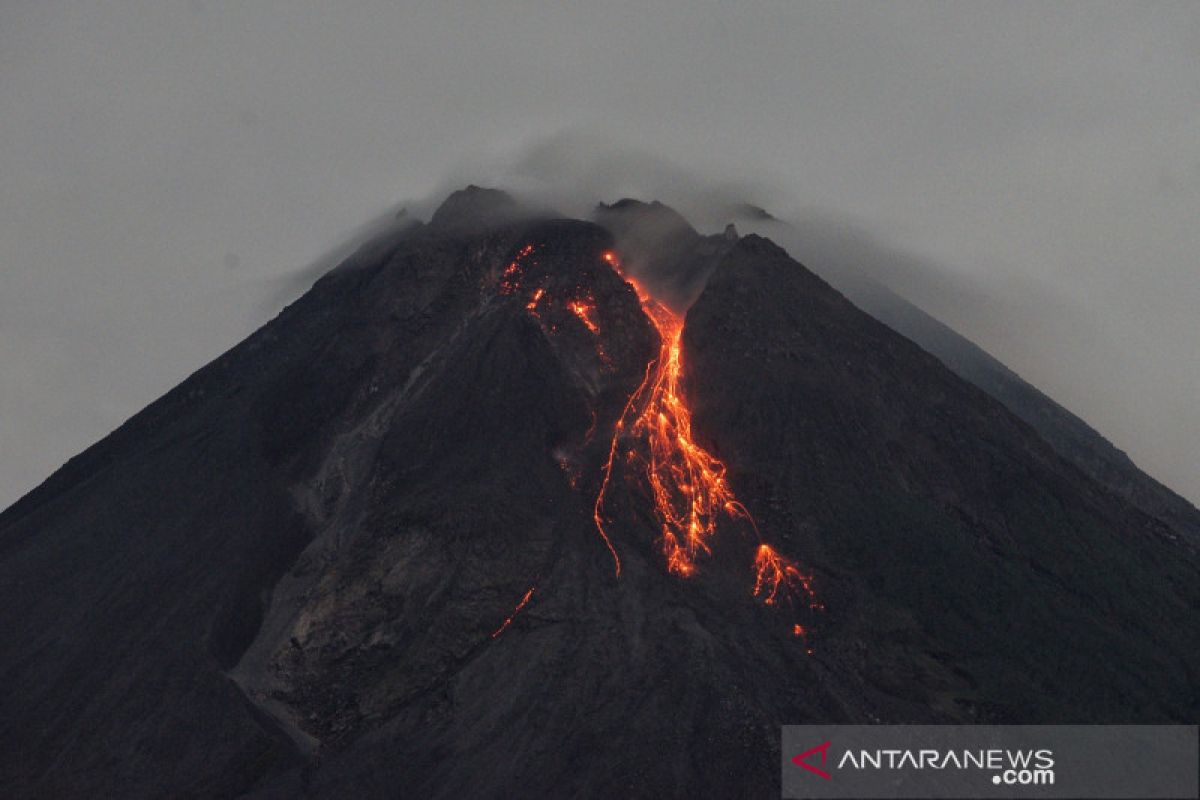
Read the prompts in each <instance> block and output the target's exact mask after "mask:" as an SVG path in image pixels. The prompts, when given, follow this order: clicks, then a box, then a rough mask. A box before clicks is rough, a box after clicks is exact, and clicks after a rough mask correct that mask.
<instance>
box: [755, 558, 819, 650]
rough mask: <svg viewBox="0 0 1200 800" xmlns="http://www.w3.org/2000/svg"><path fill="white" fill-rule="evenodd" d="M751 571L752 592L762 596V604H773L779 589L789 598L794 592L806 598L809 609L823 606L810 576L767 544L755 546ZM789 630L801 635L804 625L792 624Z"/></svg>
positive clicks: (793, 595)
mask: <svg viewBox="0 0 1200 800" xmlns="http://www.w3.org/2000/svg"><path fill="white" fill-rule="evenodd" d="M754 573H755V575H754V596H755V597H760V596H761V597H762V598H763V603H764V604H765V605H768V606H773V605H775V602H776V600H777V599H778V598H779V593H780V591H783V592H785V594H786V596H787V597H788V598H789V599H790V598H792V597H795V596H800V597H804V598H807V600H808V607H809V608H810V609H813V610H817V609H821V608H824V606H823V605H821V604H820V603H818V602H817V596H816V593H815V592H813V588H812V576H811V575H805V574H804V573H803V572H801V571H800V567H799V566H798V565H797V564H796V562H795V561H792V560H791V559H789V558H785V557H784V556H781V555H780V554H779V553H777V552H775V549H774V548H773V547H771V546H770V545H769V544H765V543H763V544H760V545H759V546H758V552H757V553H756V554H755V556H754ZM792 633H794V634H795V635H796V636H803V635H804V633H805V631H804V626H803V625H799V624H797V625H794V626H793V627H792Z"/></svg>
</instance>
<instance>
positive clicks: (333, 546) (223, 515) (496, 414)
mask: <svg viewBox="0 0 1200 800" xmlns="http://www.w3.org/2000/svg"><path fill="white" fill-rule="evenodd" d="M626 278H632V279H633V280H634V281H635V282H636V284H637V286H636V287H635V286H633V285H631V284H630V283H629V282H627V281H626ZM639 289H640V290H641V294H640V295H639ZM648 294H654V295H655V296H657V297H660V298H661V300H662V302H663V303H664V307H666V308H673V309H674V310H675V311H676V312H677V313H680V314H682V313H684V312H685V310H686V317H685V318H683V319H682V334H681V338H680V348H681V366H682V375H681V384H680V390H681V392H682V398H683V400H682V402H685V403H686V406H687V409H688V410H689V411H690V422H691V424H692V434H693V435H694V445H695V447H696V448H697V452H698V453H700V454H701V455H702V456H703V458H709V459H711V460H712V462H711V463H714V464H719V465H720V466H721V470H718V472H719V473H720V474H721V475H722V476H723V478H722V479H723V480H724V481H726V482H727V485H728V487H731V491H733V492H736V503H737V504H740V506H741V507H744V509H745V511H746V512H747V514H748V516H749V518H748V517H747V515H744V514H741V513H738V512H737V509H736V508H735V507H733V506H732V505H731V506H730V509H732V510H730V511H729V513H723V514H721V515H720V516H719V518H718V519H717V522H716V524H717V529H716V533H715V535H714V536H713V537H712V538H711V539H709V540H706V541H707V543H708V545H709V547H708V552H703V551H699V552H698V554H697V557H696V558H695V571H694V573H691V574H687V575H683V574H679V571H678V570H672V569H670V568H669V566H670V565H669V563H668V561H667V560H666V558H665V555H664V544H663V540H664V525H663V522H662V519H661V517H660V516H657V515H656V511H655V508H656V506H655V495H654V487H653V484H652V482H651V481H649V480H648V478H647V475H650V474H651V473H650V472H648V471H647V470H646V469H645V468H644V467H643V465H644V464H645V463H646V462H647V461H648V458H647V457H645V456H643V455H641V454H642V452H643V451H642V450H641V449H639V448H640V447H641V446H642V442H640V441H639V440H637V437H636V435H635V433H634V429H633V427H632V426H629V425H628V420H630V419H631V417H630V416H629V414H630V413H631V411H630V409H631V407H632V409H633V413H636V411H637V410H638V407H639V403H644V398H645V397H646V395H645V394H642V395H639V394H638V392H639V387H642V386H643V385H644V384H645V383H646V381H647V376H648V375H651V374H652V370H653V369H654V368H655V365H656V364H659V363H661V360H662V358H663V355H662V353H663V338H662V336H663V334H662V331H663V330H664V329H663V327H662V325H661V324H660V322H659V321H658V320H656V319H655V318H654V317H653V316H652V315H650V314H648V313H647V309H648V308H650V306H649V305H648V303H649V302H650V301H648V300H647V297H648ZM689 304H690V305H689ZM639 397H640V398H643V399H639ZM631 398H633V399H631ZM1047 425H1050V424H1049V423H1047ZM1050 427H1051V429H1052V430H1051V431H1050V433H1049V434H1048V433H1047V432H1046V431H1045V430H1043V429H1042V427H1041V426H1031V425H1030V424H1028V423H1027V422H1026V421H1023V420H1022V419H1021V418H1020V417H1019V416H1017V414H1014V413H1013V411H1012V410H1010V408H1008V407H1006V405H1005V404H1004V403H1002V402H1001V401H999V400H997V399H996V398H995V397H993V396H991V395H989V394H988V393H986V392H985V391H983V390H981V389H980V388H978V387H977V386H976V385H973V384H972V383H969V382H967V381H966V380H964V379H963V378H961V377H960V376H959V375H957V374H955V372H954V371H952V370H951V369H949V368H948V367H947V366H946V365H945V364H944V363H943V362H942V361H939V360H938V359H937V358H935V357H934V356H932V355H930V354H929V353H927V352H926V351H924V350H922V349H921V348H920V347H919V346H918V345H917V344H914V342H913V341H911V340H909V339H908V338H905V337H904V336H901V335H900V334H898V333H896V332H895V331H894V330H893V329H892V328H889V327H887V326H886V325H884V324H882V323H881V322H879V321H877V320H876V319H875V318H873V317H871V316H869V315H868V314H866V313H864V312H863V311H861V310H859V308H857V307H856V306H855V305H853V304H852V303H851V302H850V301H848V300H847V299H846V298H845V297H844V296H842V295H841V294H840V293H839V292H837V291H835V290H834V289H833V288H831V287H830V286H829V285H828V284H827V283H825V282H824V281H823V280H822V279H820V278H818V277H817V276H816V275H814V274H813V273H812V272H810V271H809V270H807V269H806V268H805V267H804V266H802V265H801V264H799V263H797V262H796V261H794V260H792V259H791V258H790V257H789V256H788V254H787V253H786V252H784V251H783V250H782V249H780V248H779V247H777V246H776V245H775V244H773V243H772V242H771V241H770V240H768V239H765V238H761V237H758V236H745V237H739V236H738V235H737V232H736V231H735V230H729V231H727V232H726V233H725V234H722V235H716V236H702V235H700V234H699V233H697V232H696V231H695V230H694V229H692V228H691V226H690V225H688V224H687V222H686V221H685V220H683V219H682V218H681V217H678V215H676V214H675V213H674V212H673V211H671V210H670V209H667V208H666V207H665V206H660V205H655V204H643V203H639V202H637V201H622V202H621V203H615V204H613V205H612V206H605V207H602V208H600V209H599V210H598V212H597V215H596V218H595V220H571V219H561V218H556V217H555V216H553V215H550V214H533V213H530V212H526V211H524V210H523V209H522V208H521V207H520V206H519V205H518V204H517V203H516V202H515V201H514V200H512V199H511V198H509V197H508V196H507V195H505V194H503V193H501V192H497V191H493V190H485V189H477V188H475V187H471V188H469V189H467V190H464V191H462V192H458V193H455V194H454V195H452V196H451V197H450V198H448V199H447V201H446V202H445V203H444V204H443V205H442V207H441V208H440V209H439V210H438V211H437V213H436V214H434V216H433V217H432V218H431V220H430V221H429V222H428V223H419V222H403V223H400V222H398V223H397V224H396V225H395V226H394V227H393V228H392V229H390V230H388V231H385V232H384V233H382V234H381V235H379V236H378V237H377V238H376V239H374V240H373V241H372V242H370V243H369V244H367V245H366V246H364V247H362V248H361V249H360V250H359V251H357V252H356V253H355V254H354V255H352V256H351V257H350V258H349V259H347V260H346V261H345V262H344V263H343V264H342V265H341V266H339V267H338V268H336V269H335V270H333V271H332V272H330V273H329V274H327V275H325V276H324V277H322V278H321V279H320V280H318V281H317V282H316V284H315V285H314V286H313V287H312V289H311V290H310V291H309V292H308V293H306V294H305V295H304V296H303V297H302V298H301V299H299V300H298V301H297V302H295V303H294V304H292V305H291V306H289V307H288V308H286V309H285V310H284V311H283V312H282V313H281V314H280V315H279V316H278V317H277V318H276V319H274V320H273V321H272V322H270V323H269V324H267V325H266V326H264V327H263V328H262V329H260V330H259V331H258V332H256V333H255V334H254V335H252V336H251V337H250V338H249V339H247V340H246V341H245V342H243V343H242V344H240V345H238V346H237V347H235V348H234V349H232V350H231V351H229V352H228V353H226V354H224V355H223V356H221V357H220V358H218V359H217V360H215V361H214V362H212V363H211V364H209V365H208V366H206V367H204V368H203V369H201V370H200V371H199V372H197V373H195V374H194V375H192V376H191V377H190V378H189V379H187V380H186V381H185V382H184V383H182V384H181V385H180V386H178V387H176V388H175V389H174V390H172V391H171V392H169V393H168V394H167V395H165V396H164V397H162V398H161V399H159V400H158V401H156V402H155V403H153V404H151V405H150V406H149V407H148V408H146V409H145V410H144V411H142V412H141V413H140V414H138V415H137V416H135V417H134V418H132V419H131V420H129V421H128V422H127V423H126V424H125V425H123V426H122V427H121V428H120V429H118V430H117V431H115V432H114V433H113V434H111V435H110V436H109V437H107V438H105V439H104V440H103V441H101V442H99V443H97V444H96V445H95V446H93V447H92V448H90V449H88V450H87V451H85V452H84V453H82V454H80V455H79V456H77V457H76V458H74V459H72V460H71V461H70V462H68V463H67V464H66V465H65V466H64V467H63V468H62V469H60V470H59V471H58V472H56V473H55V474H54V475H53V476H51V477H50V478H49V479H48V480H47V481H46V482H45V483H44V484H43V485H42V486H40V487H39V488H37V489H36V490H35V491H33V492H31V493H30V494H29V495H27V496H26V497H25V498H23V499H22V500H21V501H20V502H18V503H17V504H15V505H14V506H12V507H11V508H10V509H8V510H7V511H5V512H4V513H3V514H2V515H0V641H2V642H4V644H5V647H4V648H3V650H0V675H2V676H3V680H4V687H5V692H4V693H3V695H0V791H2V793H3V794H4V795H5V796H12V797H95V796H122V797H160V796H198V797H199V796H203V797H210V796H212V797H234V796H253V797H297V796H313V797H463V796H467V797H518V796H520V797H613V796H632V797H642V796H645V797H650V796H655V797H661V796H669V797H671V796H680V797H682V796H729V797H734V796H739V797H741V796H744V797H774V796H778V781H779V775H778V764H779V752H778V747H779V726H780V725H781V724H785V723H801V722H807V721H830V722H923V721H933V722H937V721H945V722H964V721H965V722H974V721H979V722H1090V721H1097V722H1099V721H1108V722H1134V721H1146V722H1149V721H1179V722H1184V721H1188V722H1191V721H1194V720H1195V719H1196V718H1197V715H1198V713H1200V695H1198V688H1200V678H1198V670H1200V630H1198V629H1197V626H1196V623H1195V620H1196V614H1197V611H1198V609H1200V580H1197V579H1198V578H1200V558H1198V556H1197V553H1196V550H1195V547H1194V544H1193V542H1192V541H1191V540H1189V539H1188V537H1187V536H1183V535H1180V533H1179V530H1180V526H1181V525H1184V526H1197V525H1200V521H1198V520H1197V519H1196V515H1195V510H1194V509H1190V507H1183V508H1175V509H1174V510H1173V511H1172V514H1174V515H1176V516H1177V517H1178V519H1176V518H1175V517H1168V515H1167V514H1165V513H1164V514H1162V515H1157V514H1155V513H1154V511H1155V507H1154V506H1153V505H1147V504H1146V503H1138V502H1134V501H1133V500H1132V499H1131V497H1130V495H1129V494H1128V493H1125V492H1121V491H1119V490H1117V489H1115V488H1114V487H1113V486H1112V485H1111V483H1105V482H1103V481H1098V480H1097V479H1096V476H1095V475H1094V474H1089V472H1088V471H1086V470H1083V469H1081V468H1080V467H1079V465H1078V464H1077V463H1076V462H1075V461H1073V460H1071V459H1069V458H1064V455H1063V453H1062V452H1061V447H1060V449H1059V450H1056V449H1055V446H1052V445H1053V442H1050V443H1048V440H1051V439H1053V436H1052V435H1051V434H1052V433H1053V425H1050ZM698 458H699V456H698ZM606 464H608V465H609V468H608V469H607V470H606V468H605V467H606ZM606 476H607V479H608V483H607V484H605V478H606ZM602 492H603V493H604V495H603V497H602V500H603V502H599V501H598V495H600V494H601V493H602ZM1189 509H1190V510H1189ZM751 518H752V519H751ZM597 520H600V521H601V523H602V524H601V525H600V526H598V525H597ZM756 529H757V533H756V532H755V531H756ZM760 537H761V538H760ZM767 542H769V543H770V547H771V548H772V550H771V552H772V553H776V554H778V557H779V559H780V561H779V562H778V563H781V564H782V563H788V564H794V566H795V571H794V573H787V575H794V576H797V577H796V578H795V580H794V581H793V580H792V579H791V578H790V577H787V576H786V575H784V573H783V572H780V573H778V574H779V576H781V577H779V578H778V583H777V584H775V583H772V579H773V575H774V573H772V572H770V571H769V570H764V567H763V566H762V561H761V554H762V550H761V548H762V547H763V546H764V545H763V544H762V543H767ZM618 563H619V574H618V570H617V564H618ZM756 565H757V566H758V571H757V573H756ZM801 579H803V581H802V582H803V584H804V587H801ZM764 582H765V586H764ZM772 588H775V589H777V592H772V591H770V590H771V589H772ZM809 588H810V589H811V595H810V594H809V593H808V591H807V589H809ZM768 600H770V602H768Z"/></svg>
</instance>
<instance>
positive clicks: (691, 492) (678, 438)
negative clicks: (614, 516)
mask: <svg viewBox="0 0 1200 800" xmlns="http://www.w3.org/2000/svg"><path fill="white" fill-rule="evenodd" d="M533 252H534V246H533V245H532V244H528V245H525V246H524V247H523V248H521V250H519V251H518V252H517V254H516V256H515V257H514V258H513V260H512V261H511V262H510V263H509V264H508V266H507V267H506V268H505V269H504V270H503V272H502V273H501V275H500V287H499V288H500V293H501V294H505V295H511V294H515V293H516V292H517V291H518V290H519V289H520V287H521V282H522V279H523V277H524V275H523V272H524V266H525V260H526V259H527V258H528V257H529V256H531V255H532V254H533ZM602 258H603V260H604V261H606V262H607V263H608V264H609V265H610V266H611V267H612V268H613V269H615V270H617V271H618V273H619V272H620V262H619V261H618V259H617V256H616V254H614V253H612V252H605V253H604V254H603V255H602ZM629 282H630V284H631V285H632V286H633V287H634V289H635V290H636V291H637V295H638V299H639V301H640V302H641V306H642V310H643V311H644V312H645V314H646V316H647V318H649V320H650V322H651V323H652V324H653V325H654V327H655V329H656V330H657V331H658V335H659V340H660V346H659V353H658V356H657V358H655V359H654V360H652V361H651V362H650V363H649V364H647V365H646V373H645V376H644V377H643V378H642V381H641V383H640V384H639V385H638V387H637V389H635V390H634V392H633V393H632V394H631V395H630V396H629V398H628V399H627V400H626V401H625V406H624V408H623V409H622V410H621V414H620V416H619V417H618V418H617V421H616V424H615V426H614V430H613V435H612V439H611V441H610V442H609V447H608V457H607V459H606V460H605V463H604V468H603V473H602V475H601V480H600V489H599V491H598V492H597V495H596V501H595V504H594V506H593V511H592V516H593V519H594V521H595V523H596V530H597V531H598V532H599V534H600V538H601V539H602V540H603V541H604V545H605V547H607V548H608V551H609V553H611V554H612V558H613V564H614V567H615V571H616V575H617V577H620V575H621V558H620V556H619V555H617V549H616V547H615V546H614V545H613V542H612V539H611V537H610V536H609V534H608V531H607V530H606V528H605V523H606V520H605V516H604V503H605V499H606V498H607V496H608V493H609V490H610V483H611V481H612V475H613V469H614V467H615V466H616V465H617V463H618V461H619V460H623V461H624V463H625V464H626V466H628V467H629V468H630V469H631V470H632V471H633V473H634V474H637V475H640V476H643V477H644V480H645V486H646V488H647V489H648V491H649V494H650V497H651V500H652V503H653V511H654V516H655V519H656V520H657V522H658V526H659V544H660V547H661V548H662V553H663V557H664V558H665V560H666V566H667V570H668V572H670V573H672V574H675V575H679V576H681V577H685V578H686V577H688V576H690V575H693V574H694V573H695V572H696V570H697V561H698V560H699V559H700V558H702V557H703V556H706V555H709V554H711V552H712V546H711V541H712V538H713V536H714V535H715V534H716V531H717V520H718V519H719V518H720V517H721V516H725V517H729V518H731V519H733V518H736V519H742V520H745V521H746V522H747V523H748V524H749V526H750V528H751V529H753V530H754V533H755V535H756V536H757V537H758V539H759V546H758V549H757V551H756V554H755V560H754V572H755V577H754V590H753V592H752V593H751V594H752V596H753V597H755V598H758V599H760V600H761V601H762V602H763V604H764V605H768V606H775V605H777V604H778V602H779V601H780V600H782V599H786V600H787V602H788V604H789V605H791V604H795V602H796V601H797V600H802V601H804V602H805V604H806V605H807V606H808V608H810V609H814V610H817V609H821V608H823V606H822V605H821V604H820V603H818V602H817V601H816V595H815V594H814V592H813V589H812V576H811V575H806V574H804V572H802V571H801V569H800V567H799V566H798V565H797V564H796V562H794V561H791V560H790V559H788V558H786V557H784V556H782V555H780V554H779V553H778V552H776V551H775V549H774V548H772V547H771V546H770V545H768V544H766V543H765V542H763V541H762V536H761V534H760V533H759V530H758V526H757V524H755V522H754V518H753V517H751V516H750V512H749V511H747V510H746V507H745V506H743V505H742V503H741V502H740V501H739V500H738V499H737V496H736V495H735V494H734V492H733V489H732V488H731V487H730V486H729V482H728V480H727V479H726V476H725V471H726V470H725V465H724V464H723V463H721V461H720V460H719V459H717V458H715V457H714V456H713V455H712V454H711V453H709V452H708V451H707V450H705V449H704V448H703V447H702V446H701V445H700V444H698V443H697V442H696V439H695V436H694V435H693V433H692V414H691V410H690V409H689V408H688V405H687V402H686V399H685V398H684V396H683V393H682V390H681V386H680V383H681V377H682V375H683V360H682V351H683V345H682V337H683V318H682V317H681V316H679V315H678V314H676V313H675V312H673V311H672V310H671V309H669V308H667V307H666V306H665V305H663V304H662V303H660V302H658V301H657V300H655V299H654V298H653V297H651V296H650V294H649V293H647V292H645V291H644V290H643V289H642V287H640V286H639V285H638V284H637V282H636V281H633V280H629ZM562 299H565V300H566V302H565V305H566V309H567V310H569V311H570V312H571V313H572V314H574V315H575V317H576V318H577V319H578V320H579V322H580V323H581V324H582V325H583V326H584V327H585V328H586V329H587V330H588V331H589V332H590V333H591V335H592V336H593V337H594V338H595V341H596V348H597V353H598V355H599V356H600V358H601V361H602V363H604V364H605V365H606V366H607V367H609V368H611V367H612V364H611V361H610V359H609V358H608V355H607V353H606V352H605V350H604V345H603V341H602V337H601V331H600V326H599V324H598V322H597V316H596V301H595V298H594V297H593V296H592V295H591V293H590V292H584V291H583V290H582V289H581V288H580V287H576V291H575V293H574V297H572V298H570V299H567V298H562ZM543 301H545V302H546V303H548V304H550V306H549V307H550V308H553V306H554V303H555V298H554V297H553V296H547V293H546V290H545V289H544V288H537V289H535V290H534V291H533V292H532V293H531V294H530V295H529V296H528V300H527V302H526V304H525V308H526V310H527V311H528V312H529V314H530V315H532V316H533V317H535V318H536V319H538V320H539V322H542V316H541V314H540V313H539V308H543V307H542V306H541V304H542V303H543ZM543 329H546V326H545V323H544V322H543ZM556 330H557V328H556V326H555V325H553V324H551V325H550V326H549V329H548V332H549V333H554V332H555V331H556ZM595 427H596V416H595V411H594V410H593V412H592V424H591V426H590V427H589V429H588V432H587V434H586V436H585V442H586V441H590V440H591V438H592V434H593V433H594V431H595ZM559 466H560V467H562V468H563V469H564V471H567V472H568V476H569V478H570V482H571V485H572V486H575V478H574V472H573V469H574V467H573V465H572V464H571V463H570V462H569V460H566V459H565V456H564V458H562V459H560V463H559ZM533 593H534V587H530V589H529V591H527V592H526V593H525V596H524V597H522V598H521V601H520V602H519V603H518V604H517V606H516V608H515V609H513V612H512V615H510V616H509V617H508V618H507V619H506V620H504V623H503V624H502V625H501V626H500V627H499V628H498V629H497V630H496V632H495V633H493V634H492V637H493V638H495V637H496V636H499V635H500V634H501V633H502V632H503V631H504V629H505V628H507V627H508V626H509V625H510V624H511V623H512V621H513V619H514V618H515V617H516V615H517V614H518V613H520V611H521V609H523V608H524V607H525V605H526V604H527V603H528V602H529V600H530V598H531V597H532V596H533ZM791 630H792V633H793V635H795V636H799V637H806V636H807V633H808V632H807V629H806V628H805V626H803V625H801V624H799V623H795V624H794V625H793V626H792V629H791ZM809 652H811V651H809Z"/></svg>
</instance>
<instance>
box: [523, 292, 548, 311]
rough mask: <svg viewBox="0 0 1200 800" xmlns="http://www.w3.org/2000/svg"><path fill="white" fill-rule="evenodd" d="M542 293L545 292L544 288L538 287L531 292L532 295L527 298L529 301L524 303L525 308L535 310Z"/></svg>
mask: <svg viewBox="0 0 1200 800" xmlns="http://www.w3.org/2000/svg"><path fill="white" fill-rule="evenodd" d="M544 294H546V290H545V289H538V290H537V291H536V292H534V293H533V297H531V298H530V299H529V302H528V303H526V304H525V308H527V309H529V310H530V311H531V312H536V311H537V304H538V302H539V301H540V300H541V299H542V295H544Z"/></svg>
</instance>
